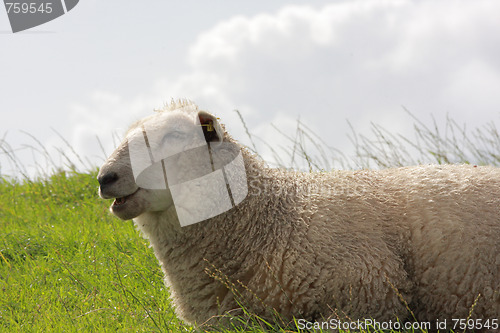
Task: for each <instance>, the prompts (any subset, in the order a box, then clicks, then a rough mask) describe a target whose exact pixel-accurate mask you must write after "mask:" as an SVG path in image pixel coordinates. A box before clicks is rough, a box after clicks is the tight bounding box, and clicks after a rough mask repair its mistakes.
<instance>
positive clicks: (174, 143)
mask: <svg viewBox="0 0 500 333" xmlns="http://www.w3.org/2000/svg"><path fill="white" fill-rule="evenodd" d="M228 165H229V168H228ZM244 170H245V169H244V165H243V160H242V157H241V153H240V151H239V148H238V147H237V145H236V144H235V143H232V142H224V130H223V128H222V127H221V125H220V124H219V122H218V120H217V118H216V117H214V116H213V115H211V114H210V113H208V112H205V111H198V110H197V108H196V106H194V105H182V106H181V107H180V108H177V109H174V110H168V111H161V112H158V113H156V114H155V115H152V116H150V117H148V118H145V119H143V120H141V121H138V122H136V123H135V124H134V125H132V126H131V128H130V129H129V131H128V132H127V135H126V138H125V139H124V141H123V142H122V143H121V144H120V146H119V147H118V148H117V149H116V150H115V151H114V152H113V153H112V154H111V156H110V157H109V158H108V160H107V161H106V162H105V163H104V165H103V166H102V167H101V169H100V171H99V175H98V177H97V179H98V181H99V184H100V187H99V195H100V196H101V197H102V198H104V199H110V198H115V200H114V202H113V204H112V205H111V212H112V213H113V214H115V215H116V216H118V217H119V218H121V219H131V218H135V217H137V216H139V215H141V214H143V213H144V212H148V211H164V210H167V209H169V208H171V207H172V206H175V209H176V212H177V216H178V218H179V221H180V223H181V225H189V224H192V223H196V222H199V221H201V220H204V219H206V218H209V217H212V216H215V215H218V214H220V213H222V212H224V211H227V210H229V209H231V207H232V206H234V205H235V204H237V203H239V202H240V201H241V200H243V198H244V197H245V196H246V194H247V187H246V177H245V171H244ZM231 189H233V191H231ZM235 190H236V191H235ZM232 192H236V195H235V194H234V193H232Z"/></svg>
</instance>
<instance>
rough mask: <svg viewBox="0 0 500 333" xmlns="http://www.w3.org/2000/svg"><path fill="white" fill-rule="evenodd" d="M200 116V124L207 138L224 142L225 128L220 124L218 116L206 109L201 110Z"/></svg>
mask: <svg viewBox="0 0 500 333" xmlns="http://www.w3.org/2000/svg"><path fill="white" fill-rule="evenodd" d="M198 118H199V119H200V125H201V128H202V129H203V134H204V135H205V140H207V142H222V139H223V138H224V130H223V129H222V127H221V125H220V124H219V121H218V119H217V117H215V116H214V115H212V114H210V113H208V112H206V111H200V112H198Z"/></svg>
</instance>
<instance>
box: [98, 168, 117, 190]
mask: <svg viewBox="0 0 500 333" xmlns="http://www.w3.org/2000/svg"><path fill="white" fill-rule="evenodd" d="M117 180H118V174H117V173H116V172H112V171H110V172H108V173H106V174H104V175H102V176H99V177H97V181H98V182H99V185H101V187H103V186H106V185H110V184H112V183H114V182H116V181H117Z"/></svg>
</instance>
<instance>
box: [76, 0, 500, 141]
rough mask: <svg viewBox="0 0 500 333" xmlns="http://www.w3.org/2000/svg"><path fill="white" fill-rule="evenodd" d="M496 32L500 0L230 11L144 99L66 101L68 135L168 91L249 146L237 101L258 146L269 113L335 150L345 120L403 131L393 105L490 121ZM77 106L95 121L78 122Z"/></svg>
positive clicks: (496, 107)
mask: <svg viewBox="0 0 500 333" xmlns="http://www.w3.org/2000/svg"><path fill="white" fill-rule="evenodd" d="M498 31H500V2H498V1H486V0H479V1H474V2H467V1H454V0H448V1H440V2H436V1H430V0H428V1H418V2H415V1H404V0H398V1H396V0H394V1H390V0H387V1H372V0H357V1H344V2H335V3H332V4H331V5H328V6H325V7H322V8H314V7H311V6H286V7H284V8H282V9H281V10H280V11H279V12H277V13H274V14H270V13H263V14H260V15H256V16H252V17H245V16H237V17H234V18H231V19H228V20H226V21H223V22H220V23H219V24H217V25H216V26H214V27H213V28H212V29H210V30H208V31H205V32H203V33H201V34H200V35H199V36H198V39H197V40H196V41H195V42H194V43H193V44H192V46H191V48H190V49H189V53H188V55H187V62H188V64H189V66H190V70H189V72H187V73H185V74H184V75H181V76H180V77H177V78H176V79H174V80H172V78H170V79H169V80H168V81H167V80H159V81H158V82H159V83H157V85H156V87H153V88H151V87H141V88H140V89H143V91H144V89H152V90H154V92H153V93H151V94H150V96H149V97H141V96H139V97H122V98H115V99H113V98H104V97H100V98H97V97H93V102H92V106H93V107H91V108H93V109H92V110H90V108H89V107H83V108H82V109H79V107H75V109H74V112H75V115H76V119H79V120H80V123H79V125H78V126H80V127H79V128H78V127H77V131H76V132H75V133H76V134H75V140H77V141H78V140H80V141H79V142H86V141H87V139H82V138H84V137H85V136H84V135H81V134H78V133H87V132H86V131H87V130H88V128H89V127H91V128H93V129H98V130H97V132H99V133H102V132H109V129H110V126H111V127H113V126H116V124H120V125H119V126H124V125H125V122H124V120H125V119H127V120H128V118H130V117H124V116H123V114H120V112H121V111H119V110H127V112H126V113H127V114H134V115H135V114H139V113H142V112H144V110H150V109H151V108H154V107H157V106H158V101H160V100H161V101H168V100H169V99H170V98H171V97H174V98H179V97H186V98H189V99H192V100H194V101H196V102H197V103H198V104H199V105H200V106H201V107H204V108H206V109H208V110H210V111H213V112H215V113H217V114H218V115H219V116H221V117H222V119H223V121H224V122H226V123H227V124H228V125H229V128H232V132H233V133H234V136H236V137H237V138H239V139H241V140H242V141H244V142H245V143H247V144H249V142H248V140H246V137H245V135H244V130H243V127H242V126H241V124H240V122H239V119H238V117H237V115H236V114H235V113H234V112H232V110H233V109H235V108H238V109H239V110H240V111H241V112H242V113H243V115H244V117H245V120H246V122H247V124H248V126H249V127H250V130H251V131H253V132H255V133H256V134H257V135H258V136H259V137H260V138H261V139H263V140H264V141H266V142H273V140H278V139H277V137H279V135H277V133H276V131H274V130H272V129H271V128H270V126H269V125H268V124H269V122H270V121H273V122H274V123H275V124H276V125H277V126H278V127H279V128H281V129H282V130H283V131H284V132H293V131H294V130H295V121H294V120H295V119H297V117H298V116H299V115H300V117H301V119H302V121H303V122H304V123H306V124H308V125H309V127H311V128H312V130H313V131H314V132H315V133H318V134H319V135H320V136H322V137H324V138H325V140H326V141H327V142H331V143H332V145H333V146H335V147H337V148H340V149H341V150H344V151H346V150H348V149H349V148H348V147H349V143H348V139H347V137H346V133H347V132H349V128H348V126H347V124H346V121H345V120H346V119H349V120H350V121H351V122H352V124H353V125H354V127H355V129H357V130H358V131H360V132H364V131H367V130H368V128H369V123H370V121H373V122H376V123H381V124H382V125H383V126H385V127H386V128H388V129H390V130H392V131H399V132H406V131H408V132H409V131H411V119H410V118H409V117H407V116H406V115H405V113H404V110H403V108H402V107H401V106H402V105H404V106H406V107H407V108H408V109H409V110H410V111H412V112H413V113H414V114H417V115H419V114H424V115H425V116H423V118H425V119H428V118H427V115H429V114H431V113H433V114H434V115H435V117H436V119H438V121H439V120H444V119H445V114H446V113H449V114H450V116H451V117H452V118H454V119H455V120H457V121H458V122H459V123H460V122H467V123H469V124H470V125H472V126H475V125H480V124H482V123H483V122H487V121H490V120H497V119H498V117H499V111H500V94H499V91H500V34H499V33H498ZM162 94H163V95H162ZM87 112H93V114H98V115H99V121H95V120H94V119H93V118H92V117H89V119H87V120H84V119H85V116H84V115H85V114H86V113H87ZM123 112H125V111H123ZM120 115H121V117H120ZM91 118H92V119H91ZM122 120H123V122H122ZM104 124H108V125H104ZM109 124H111V125H109ZM89 135H90V134H87V137H89Z"/></svg>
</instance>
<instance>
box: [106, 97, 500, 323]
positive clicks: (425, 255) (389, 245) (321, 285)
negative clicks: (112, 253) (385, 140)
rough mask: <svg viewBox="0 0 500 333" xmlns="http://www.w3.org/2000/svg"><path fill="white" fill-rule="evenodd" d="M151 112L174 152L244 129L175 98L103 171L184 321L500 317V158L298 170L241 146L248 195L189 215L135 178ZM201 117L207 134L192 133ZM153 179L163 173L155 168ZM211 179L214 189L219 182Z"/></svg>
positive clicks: (116, 207) (154, 132) (119, 210)
mask: <svg viewBox="0 0 500 333" xmlns="http://www.w3.org/2000/svg"><path fill="white" fill-rule="evenodd" d="M145 124H153V125H154V126H153V127H154V128H153V127H151V126H150V127H151V129H150V130H149V132H148V133H147V134H148V135H149V137H150V138H151V137H154V138H155V142H161V144H163V145H166V146H168V147H176V148H175V149H177V151H181V150H182V149H186V147H188V148H190V147H196V146H200V140H203V144H206V142H209V143H210V146H211V147H212V149H216V147H217V146H218V144H220V142H225V143H231V144H234V145H236V141H234V139H232V138H231V137H230V136H229V135H228V134H227V133H226V132H225V130H224V127H223V126H222V125H220V124H219V122H218V119H217V118H216V117H214V116H213V115H211V114H209V113H207V112H204V111H198V108H197V107H196V106H195V105H194V104H191V103H187V102H183V103H174V104H172V105H171V106H170V107H168V108H167V109H166V110H165V111H162V112H158V113H156V114H154V115H152V116H151V117H148V118H146V119H143V120H141V121H139V122H137V123H135V124H134V125H132V127H131V129H130V130H129V132H128V136H127V138H128V139H126V140H125V141H124V142H123V143H122V144H121V145H120V146H119V147H118V148H117V150H116V151H115V152H114V153H113V154H112V155H111V156H110V157H109V159H108V160H107V161H106V162H105V164H104V165H103V166H102V167H101V169H100V172H99V175H98V180H99V183H100V196H101V197H102V198H105V199H107V198H117V199H116V200H115V201H114V203H113V204H112V206H111V211H112V212H113V213H114V214H115V215H116V216H118V217H119V218H121V219H131V218H133V219H134V222H135V224H136V225H137V226H138V228H139V229H140V230H141V231H142V232H143V234H144V235H145V236H146V237H147V238H148V239H149V240H150V242H151V246H152V247H153V249H154V252H155V255H156V257H157V258H158V260H159V262H160V264H161V266H162V269H163V271H164V273H165V282H166V285H167V286H169V287H170V293H171V296H172V299H173V301H174V304H175V310H176V313H177V315H178V316H179V317H180V318H181V319H183V320H184V321H186V322H187V323H197V324H203V323H205V322H207V321H208V320H209V319H211V318H216V317H218V315H221V314H224V313H227V312H233V313H235V314H238V313H239V312H238V310H237V309H240V308H241V306H244V307H246V308H247V309H248V310H249V311H250V312H252V313H255V314H257V315H259V316H260V317H262V318H273V312H275V313H277V314H279V315H280V316H281V318H283V319H284V320H292V319H293V318H294V317H295V318H297V319H305V320H308V321H325V320H328V319H329V318H337V319H340V320H344V321H346V320H351V321H354V320H356V319H363V318H373V319H376V320H378V321H389V320H392V321H394V320H395V319H399V320H401V321H405V320H414V319H417V320H419V321H430V322H432V323H434V322H435V321H436V320H440V321H444V320H445V319H446V320H447V322H448V325H450V324H451V323H452V319H463V320H464V319H467V318H473V319H474V318H478V319H482V320H483V322H484V321H486V320H489V321H490V323H492V322H493V320H495V321H496V322H497V323H498V318H499V317H500V170H499V169H497V168H494V167H488V166H478V167H476V166H471V165H440V166H437V165H425V166H415V167H404V168H396V169H387V170H380V171H372V170H359V171H331V172H318V173H301V172H293V171H285V170H282V169H273V168H268V167H266V166H265V165H264V163H262V162H261V161H260V160H259V159H258V158H257V157H255V156H254V155H253V154H251V153H250V152H249V151H248V150H246V149H244V148H241V154H242V157H243V161H244V168H245V170H246V178H245V179H244V184H241V183H240V184H239V185H238V186H241V188H243V191H244V189H247V192H248V193H245V194H246V197H245V198H244V200H243V201H242V202H240V203H239V204H235V205H234V207H233V208H231V209H229V210H227V211H225V212H222V213H220V212H215V213H213V214H210V212H206V213H207V214H208V215H210V216H212V217H209V218H207V219H205V220H203V221H201V222H199V223H194V224H190V225H187V226H184V227H181V225H180V222H179V218H178V213H177V211H176V210H180V209H182V208H181V207H180V206H181V204H179V205H178V204H177V203H175V204H174V199H173V196H172V192H171V190H170V189H169V188H163V189H162V188H161V186H159V187H158V188H157V189H148V188H147V186H146V188H144V187H140V186H138V175H137V174H134V171H133V170H132V169H133V168H132V162H131V161H133V160H134V157H131V154H130V152H131V151H133V150H132V149H131V148H130V147H129V146H130V143H131V142H132V141H133V140H132V139H131V138H133V137H134V135H136V136H137V135H139V137H140V135H141V133H142V134H146V132H145V131H144V130H145ZM207 128H210V129H213V130H209V131H207ZM202 129H203V132H201V133H204V135H205V137H202V138H201V139H200V137H197V138H196V139H193V138H192V136H193V133H200V130H202ZM131 133H132V134H131ZM134 133H135V134H134ZM149 141H150V142H149V143H148V145H151V147H153V146H154V145H155V142H151V141H153V140H151V139H150V140H149ZM148 147H149V146H148ZM238 147H239V146H238ZM134 154H135V153H134ZM232 156H233V157H234V156H235V155H232ZM186 160H189V159H186ZM186 160H184V161H183V160H182V159H178V160H177V161H176V163H181V164H182V163H184V164H182V165H181V166H177V167H178V168H180V169H181V170H189V169H190V165H186ZM153 162H155V161H153V159H152V160H151V163H153ZM156 163H157V164H156V165H159V164H158V163H159V162H158V160H156ZM187 164H189V162H188V163H187ZM194 168H197V167H194ZM157 170H161V169H157ZM163 171H164V172H168V170H165V164H164V165H163ZM191 175H194V173H193V174H191ZM155 177H156V178H155ZM150 178H151V179H153V181H150V183H155V182H159V183H161V184H164V183H162V182H163V180H162V179H161V180H159V178H158V174H157V175H156V176H151V177H150ZM139 185H140V184H139ZM166 186H169V184H168V182H167V185H166ZM220 187H222V188H224V189H226V187H228V185H227V184H226V183H222V185H221V186H220ZM208 189H209V190H210V191H213V193H214V195H216V196H217V195H219V194H217V193H219V192H220V190H221V189H220V188H217V186H213V187H211V188H208ZM234 189H235V188H233V192H234ZM205 190H206V188H205ZM200 193H201V192H200ZM192 195H193V198H192V199H189V198H185V199H186V202H191V203H190V204H189V205H191V206H190V207H194V206H193V204H192V203H193V202H201V201H203V200H204V198H203V197H202V196H201V195H200V194H199V193H198V192H196V191H194V192H193V194H192ZM203 195H204V196H205V198H206V199H205V200H208V197H210V195H207V192H206V191H205V192H203ZM189 205H188V206H189ZM209 207H210V206H209ZM208 210H210V209H208ZM197 214H198V213H197ZM217 214H218V215H217ZM409 310H411V312H409ZM471 310H472V311H471ZM470 313H471V315H470ZM448 328H450V326H448ZM451 328H452V327H451ZM494 328H495V327H493V331H495V329H494Z"/></svg>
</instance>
